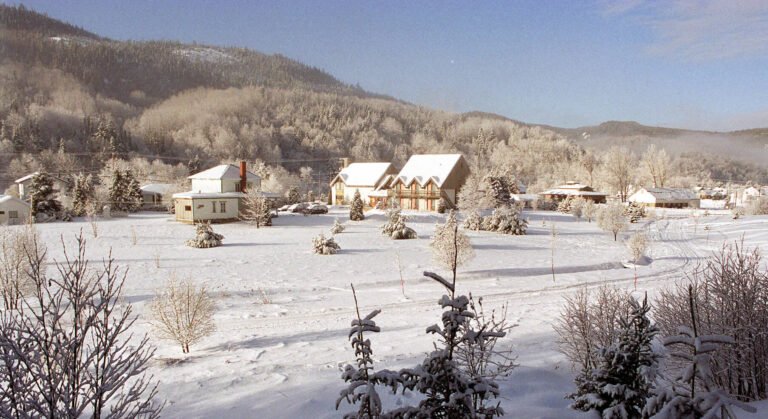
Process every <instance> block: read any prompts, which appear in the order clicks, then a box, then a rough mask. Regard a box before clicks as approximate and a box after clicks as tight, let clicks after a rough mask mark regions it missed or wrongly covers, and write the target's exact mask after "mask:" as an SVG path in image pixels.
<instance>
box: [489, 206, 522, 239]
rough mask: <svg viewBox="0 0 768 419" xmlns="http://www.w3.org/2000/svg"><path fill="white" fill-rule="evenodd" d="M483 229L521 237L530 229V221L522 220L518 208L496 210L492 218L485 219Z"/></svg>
mask: <svg viewBox="0 0 768 419" xmlns="http://www.w3.org/2000/svg"><path fill="white" fill-rule="evenodd" d="M481 227H482V229H483V230H485V231H495V232H498V233H502V234H512V235H516V236H521V235H524V234H525V232H526V230H527V229H528V221H527V220H525V219H524V218H522V216H521V213H520V210H519V209H518V208H517V207H508V208H496V209H495V210H493V213H492V214H491V215H490V216H487V217H484V218H483V221H482V223H481Z"/></svg>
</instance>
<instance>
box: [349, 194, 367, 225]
mask: <svg viewBox="0 0 768 419" xmlns="http://www.w3.org/2000/svg"><path fill="white" fill-rule="evenodd" d="M364 206H365V205H364V204H363V199H362V198H361V197H360V191H359V190H356V191H355V196H354V198H352V205H350V207H349V219H350V220H352V221H362V220H364V219H365V214H363V208H364Z"/></svg>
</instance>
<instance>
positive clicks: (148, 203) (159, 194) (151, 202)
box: [139, 183, 176, 209]
mask: <svg viewBox="0 0 768 419" xmlns="http://www.w3.org/2000/svg"><path fill="white" fill-rule="evenodd" d="M175 187H176V186H175V185H173V184H171V183H150V184H148V185H144V186H142V187H141V188H139V189H141V201H142V207H143V208H145V209H147V208H158V207H162V206H164V205H165V204H166V202H163V197H164V196H166V195H167V194H168V193H170V192H172V191H173V189H174V188H175Z"/></svg>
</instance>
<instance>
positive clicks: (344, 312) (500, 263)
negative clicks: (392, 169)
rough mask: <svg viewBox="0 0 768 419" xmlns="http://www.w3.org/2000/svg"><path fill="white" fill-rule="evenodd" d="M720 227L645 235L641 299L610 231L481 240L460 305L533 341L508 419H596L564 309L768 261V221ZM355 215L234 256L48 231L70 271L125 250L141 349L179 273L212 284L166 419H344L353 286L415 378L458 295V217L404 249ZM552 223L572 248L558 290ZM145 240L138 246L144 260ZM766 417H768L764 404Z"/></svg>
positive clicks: (508, 395) (190, 231)
mask: <svg viewBox="0 0 768 419" xmlns="http://www.w3.org/2000/svg"><path fill="white" fill-rule="evenodd" d="M712 212H713V214H712V215H710V216H707V217H697V218H692V217H690V212H686V211H674V210H668V211H666V212H665V213H664V215H665V217H666V218H665V219H662V220H659V221H656V222H646V223H643V224H639V225H633V227H632V228H633V229H646V230H647V231H648V232H649V234H650V237H651V238H652V239H653V241H652V244H651V248H650V252H649V253H650V256H651V258H652V259H653V263H651V264H650V265H648V266H641V267H638V268H637V276H638V279H637V287H636V290H635V284H634V282H635V279H634V278H635V273H634V271H633V270H631V269H625V268H623V266H622V264H621V262H622V261H623V260H626V259H627V258H628V252H627V250H626V248H625V246H624V245H623V244H622V243H621V241H619V242H614V241H613V238H612V236H611V235H610V234H608V233H605V232H602V231H600V230H599V229H598V228H597V226H596V224H595V223H587V222H586V221H584V220H582V221H577V220H576V219H574V218H573V217H571V216H567V215H562V214H557V213H551V212H528V211H526V213H525V216H526V217H528V218H529V220H530V226H529V233H528V235H526V236H503V235H498V234H495V233H486V232H469V236H470V237H471V239H472V244H473V247H474V249H475V253H476V258H475V259H474V260H472V261H471V262H470V263H469V264H468V265H467V266H465V267H463V268H462V269H461V270H460V275H459V280H458V291H459V292H461V293H465V292H469V291H471V292H472V293H473V295H476V296H483V297H484V301H485V303H486V306H490V307H497V306H499V305H501V304H502V303H508V304H509V316H508V317H509V319H511V320H512V321H513V322H515V323H516V324H517V325H518V326H517V327H516V328H514V329H512V331H511V333H510V334H509V335H508V337H507V338H506V344H509V345H512V346H513V348H514V350H515V352H516V353H517V355H518V359H517V362H518V363H519V364H520V366H519V367H518V368H517V369H515V371H514V373H513V374H512V375H511V377H509V379H507V380H506V381H503V382H502V383H501V385H502V397H501V402H502V406H503V407H504V409H505V410H506V411H507V412H508V414H509V416H514V417H525V418H572V417H573V418H577V417H591V416H589V415H585V414H581V413H578V412H575V411H572V410H570V409H568V408H567V405H568V401H567V400H565V399H564V396H565V395H566V394H567V393H568V392H570V391H571V390H572V389H573V386H572V381H571V380H572V376H573V373H572V371H571V370H570V366H569V364H568V362H567V361H566V360H565V359H564V357H563V356H562V355H561V354H560V353H559V352H558V350H557V344H556V343H555V340H556V336H555V333H554V331H553V329H552V324H553V322H554V321H555V320H556V318H557V316H558V313H559V311H560V307H561V304H562V300H563V296H565V295H568V294H569V293H572V292H574V291H575V290H576V289H577V288H578V287H582V286H590V287H592V286H598V285H599V284H603V283H612V284H615V285H617V286H620V287H626V288H627V289H631V290H635V291H634V292H636V293H637V295H641V294H642V293H644V292H646V291H648V292H649V294H650V295H651V296H653V295H654V294H655V292H656V291H657V290H659V289H660V288H661V287H664V286H665V285H668V284H671V283H672V282H673V281H675V280H677V279H680V278H682V277H683V274H684V272H686V271H687V270H690V269H692V268H693V267H694V266H695V265H696V264H697V263H698V262H700V261H701V260H702V258H704V257H706V256H707V255H708V254H710V253H711V251H712V250H714V249H717V248H719V247H720V246H721V245H722V243H723V241H724V240H736V239H739V240H740V239H741V238H742V237H743V239H744V242H745V243H746V244H747V245H748V246H750V247H754V246H761V247H763V248H765V247H766V245H767V243H768V217H746V218H744V219H741V220H732V219H731V217H730V214H729V213H725V212H722V211H721V212H718V211H712ZM347 215H348V212H347V210H345V209H334V210H332V211H331V213H330V214H328V215H313V216H301V215H296V216H294V215H292V214H288V215H282V214H281V216H280V217H279V218H276V219H274V220H273V221H274V226H273V227H269V228H261V229H256V228H255V227H251V226H249V225H246V224H241V223H235V224H224V225H215V226H214V229H215V230H216V231H217V232H218V233H221V234H223V235H224V236H225V239H224V246H222V247H218V248H213V249H192V248H189V247H186V246H185V245H184V240H186V239H188V238H191V237H192V236H193V235H194V227H193V226H190V225H184V224H179V223H176V222H174V221H173V220H172V219H171V218H170V217H169V216H168V215H163V214H152V213H141V214H138V215H131V216H130V217H128V218H121V219H111V220H100V221H99V222H98V225H99V236H98V238H93V236H92V235H91V230H90V226H89V224H88V223H85V222H73V223H53V224H42V225H39V226H38V229H39V231H40V232H41V234H42V236H43V238H44V240H45V241H46V243H47V244H48V248H49V250H50V255H51V257H52V258H54V259H57V260H60V259H61V258H62V257H63V253H62V250H61V246H60V244H59V243H60V240H61V239H62V238H63V240H64V242H66V243H73V242H74V239H75V236H76V234H78V231H80V229H82V231H83V234H84V235H85V237H86V238H87V240H88V255H89V258H90V259H92V260H94V261H97V260H100V259H102V258H104V257H106V256H107V254H108V252H109V250H110V249H111V251H112V255H113V257H114V258H115V259H116V260H117V263H118V264H119V265H120V266H121V267H123V268H125V269H128V279H127V285H126V290H125V297H126V299H127V300H128V301H129V302H131V303H133V305H134V307H135V309H136V312H137V313H138V314H139V316H140V319H139V321H138V323H137V329H138V330H137V331H138V332H140V333H143V332H145V331H150V330H151V329H150V325H149V320H150V319H149V317H148V303H149V301H150V300H151V299H152V298H153V296H154V294H155V290H156V289H157V288H158V287H160V286H162V285H163V284H164V283H165V281H166V280H167V279H168V277H169V276H170V275H171V274H172V273H174V272H175V273H176V275H177V276H179V277H189V278H191V279H192V280H193V281H195V282H197V283H200V284H205V285H206V286H207V287H208V289H209V290H210V291H211V293H212V294H213V295H214V296H215V299H216V302H217V307H218V311H217V314H216V316H215V320H216V324H217V331H216V332H215V333H214V334H213V335H212V336H211V337H209V338H207V339H205V340H204V341H203V342H201V343H199V344H197V345H195V346H193V347H192V351H191V354H189V356H183V355H182V353H181V350H180V348H179V347H177V346H176V345H174V344H173V343H172V342H168V341H160V340H156V339H153V342H154V343H155V344H156V345H157V347H158V350H157V353H156V357H155V360H154V361H153V366H152V373H153V374H154V375H155V376H156V377H157V378H159V380H160V383H161V384H160V396H161V397H162V398H165V399H167V401H168V404H167V406H166V408H165V411H164V416H166V417H184V418H195V417H227V418H238V417H243V418H330V417H339V416H340V412H338V411H336V410H334V402H335V400H336V397H337V395H338V393H339V390H341V389H342V388H343V387H344V383H343V382H342V380H341V379H340V373H341V369H342V367H343V366H344V365H345V364H347V363H350V362H352V361H353V360H354V354H353V353H352V349H351V348H350V346H349V343H348V340H347V331H348V329H349V324H350V321H351V319H352V316H353V313H354V306H353V299H352V293H351V290H350V283H353V284H354V285H355V288H356V289H357V293H358V298H359V299H360V303H361V306H362V307H361V311H362V312H364V313H367V312H368V311H370V310H372V309H375V308H380V309H382V313H381V314H380V315H379V316H378V317H377V318H376V320H377V324H378V325H379V326H381V328H382V332H381V333H379V334H374V335H372V336H370V338H371V340H372V342H373V350H374V356H375V359H376V362H377V364H376V367H378V368H389V369H396V368H401V367H406V366H414V365H416V364H417V363H419V362H420V361H421V360H422V359H423V357H424V355H425V354H426V353H427V352H429V351H430V350H431V348H432V340H433V338H432V337H431V336H428V335H427V334H426V333H425V329H426V327H428V326H430V325H432V324H434V323H436V322H438V321H439V316H440V313H441V309H440V307H439V306H438V305H437V300H438V299H439V297H440V296H441V295H442V292H443V290H442V288H441V287H440V286H439V285H438V284H436V283H435V282H434V281H431V280H426V279H424V278H423V276H422V274H421V273H422V272H423V271H424V270H436V268H435V266H434V264H433V262H432V260H431V254H430V250H429V241H430V237H431V235H432V233H433V231H434V226H435V223H436V222H441V221H442V220H443V217H444V216H441V215H435V214H419V213H409V214H408V215H409V216H410V217H411V218H410V221H409V223H408V224H409V225H410V226H411V227H413V228H414V229H415V230H416V231H417V233H418V234H419V238H418V239H417V240H403V241H393V240H390V239H388V238H386V237H384V236H382V235H381V234H380V233H379V227H380V225H381V224H383V223H384V216H383V214H381V213H378V212H376V211H372V212H369V213H368V215H367V218H366V219H365V221H362V222H350V221H348V220H347V218H348V217H347ZM658 215H661V214H658ZM335 217H338V218H339V219H340V220H341V221H344V222H345V223H346V226H347V229H346V231H345V232H343V233H341V234H339V235H338V236H337V241H338V243H339V244H340V245H341V248H342V250H341V251H340V253H339V254H337V255H332V256H320V255H315V254H313V253H312V252H311V239H312V237H313V236H315V235H317V234H318V233H320V232H325V233H326V234H328V230H329V228H330V226H331V225H332V224H333V221H334V218H335ZM552 223H555V224H556V229H557V232H558V234H557V237H556V239H555V243H554V245H555V251H554V252H555V270H556V277H555V279H554V280H553V278H552V273H551V268H550V257H551V245H552V238H551V235H550V231H551V230H550V228H551V224H552ZM132 231H133V232H135V234H136V236H137V239H138V244H137V245H133V244H132V239H131V237H132ZM627 234H629V233H626V234H625V236H626V235H627ZM620 240H621V239H620ZM398 260H399V264H398ZM158 262H159V263H158ZM438 271H439V270H438ZM400 272H402V276H403V278H404V293H403V288H401V281H400V277H401V273H400ZM410 401H412V400H410ZM410 401H409V395H405V396H401V395H397V396H391V397H389V398H388V399H387V401H386V403H387V404H388V406H390V407H392V406H394V405H395V404H397V403H403V402H405V403H408V402H410ZM342 406H343V407H342V409H343V410H344V411H347V410H349V406H346V405H342ZM761 406H762V407H763V409H761V410H762V412H766V411H768V406H766V405H765V403H762V404H761ZM766 415H768V413H764V414H763V416H760V415H759V414H758V415H751V416H750V415H743V417H764V416H766ZM740 417H742V416H740Z"/></svg>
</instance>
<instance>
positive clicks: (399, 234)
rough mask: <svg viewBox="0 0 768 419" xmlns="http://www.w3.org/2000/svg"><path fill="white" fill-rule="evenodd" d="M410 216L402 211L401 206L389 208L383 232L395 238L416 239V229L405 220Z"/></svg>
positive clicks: (382, 228) (382, 227)
mask: <svg viewBox="0 0 768 419" xmlns="http://www.w3.org/2000/svg"><path fill="white" fill-rule="evenodd" d="M407 220H408V218H407V217H406V216H405V215H403V214H402V213H401V212H400V208H390V209H388V210H387V222H386V223H384V225H382V226H381V234H383V235H385V236H387V237H389V238H391V239H393V240H403V239H415V238H416V237H417V236H416V231H415V230H414V229H412V228H410V227H408V226H407V225H405V222H406V221H407Z"/></svg>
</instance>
